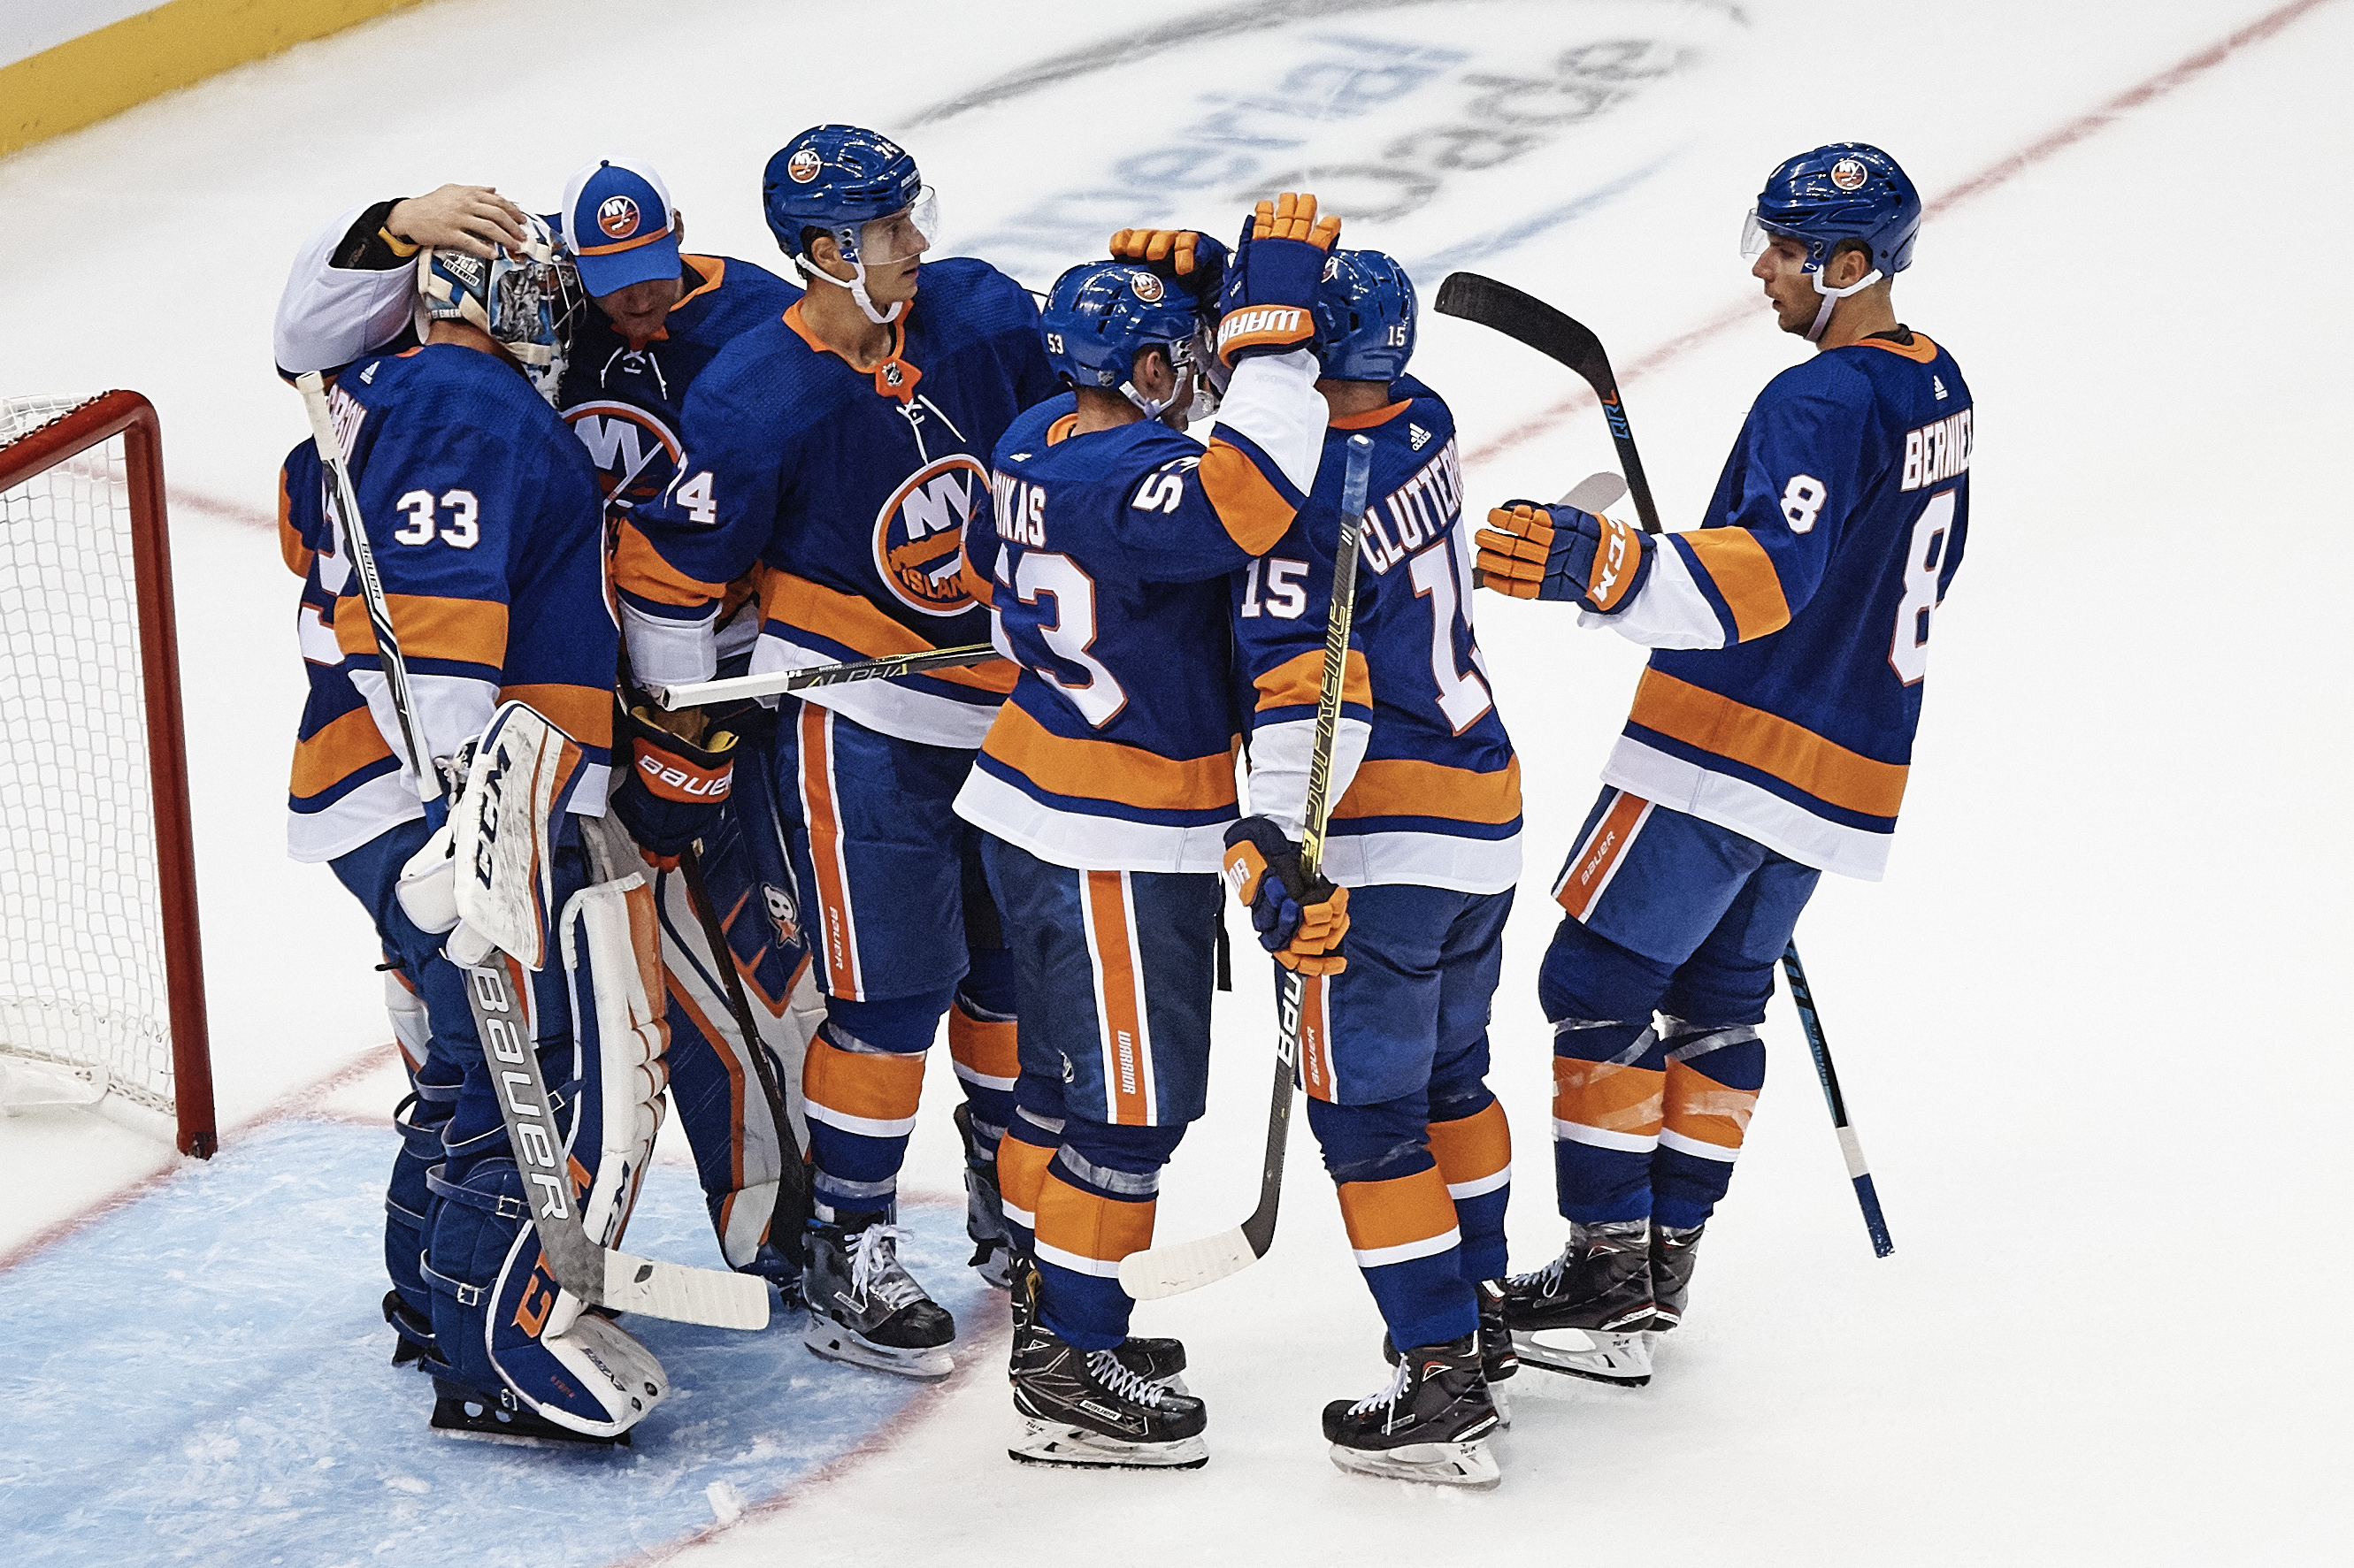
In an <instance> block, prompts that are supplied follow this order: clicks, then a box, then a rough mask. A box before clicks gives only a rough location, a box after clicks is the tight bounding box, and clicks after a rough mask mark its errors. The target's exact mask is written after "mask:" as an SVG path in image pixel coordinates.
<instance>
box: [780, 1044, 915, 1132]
mask: <svg viewBox="0 0 2354 1568" xmlns="http://www.w3.org/2000/svg"><path fill="white" fill-rule="evenodd" d="M923 1092H924V1059H923V1057H921V1056H919V1055H917V1056H884V1055H876V1054H871V1053H869V1052H864V1051H844V1050H843V1049H841V1048H840V1047H839V1046H836V1045H833V1044H830V1043H829V1042H828V1041H827V1040H826V1039H825V1037H824V1036H823V1035H819V1036H816V1037H814V1038H812V1039H811V1041H810V1044H809V1054H808V1056H806V1057H805V1058H804V1059H803V1061H802V1065H801V1098H802V1100H803V1101H804V1102H805V1103H806V1104H807V1105H808V1107H809V1108H810V1111H811V1114H813V1115H817V1116H819V1117H820V1118H821V1119H833V1120H840V1119H842V1118H849V1119H851V1120H854V1121H860V1122H871V1123H876V1124H893V1123H899V1122H907V1121H912V1120H914V1119H915V1115H916V1105H917V1100H918V1099H920V1098H921V1097H922V1095H923ZM853 1130H858V1129H855V1128H854V1129H853Z"/></svg>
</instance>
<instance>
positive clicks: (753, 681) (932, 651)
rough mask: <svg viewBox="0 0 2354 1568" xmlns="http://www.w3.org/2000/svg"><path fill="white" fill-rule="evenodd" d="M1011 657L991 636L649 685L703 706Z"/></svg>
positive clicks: (669, 698)
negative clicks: (987, 639) (710, 678)
mask: <svg viewBox="0 0 2354 1568" xmlns="http://www.w3.org/2000/svg"><path fill="white" fill-rule="evenodd" d="M1003 657H1005V655H1003V654H1002V653H1000V652H998V651H997V650H996V649H995V648H993V647H991V646H990V645H989V644H988V643H986V642H969V643H966V644H964V645H963V646H961V647H957V648H927V649H924V650H923V651H922V652H916V653H890V654H885V656H884V657H882V658H880V659H845V660H843V662H841V663H839V664H811V665H807V666H805V667H803V668H801V669H799V670H770V671H768V672H766V673H761V674H758V675H729V676H726V677H725V678H723V679H720V680H716V681H685V682H682V683H679V684H677V685H675V686H648V687H646V688H645V690H646V694H647V695H648V696H651V697H652V698H653V700H654V701H655V703H656V704H658V705H661V706H662V707H664V708H669V709H677V708H692V707H700V706H701V705H704V704H705V703H726V702H737V701H740V700H742V699H744V698H746V697H773V696H776V695H778V694H780V693H783V692H804V691H807V690H809V689H810V688H811V686H835V685H840V684H841V683H843V682H844V681H887V680H889V679H891V678H892V677H893V676H895V675H920V674H923V673H925V672H927V671H930V670H954V669H960V668H962V667H963V666H965V665H968V664H986V663H988V662H990V661H991V660H992V659H1002V658H1003Z"/></svg>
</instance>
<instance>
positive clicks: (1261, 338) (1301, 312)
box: [1218, 191, 1341, 365]
mask: <svg viewBox="0 0 2354 1568" xmlns="http://www.w3.org/2000/svg"><path fill="white" fill-rule="evenodd" d="M1338 238H1341V220H1340V219H1339V218H1337V217H1325V218H1319V217H1317V216H1316V198H1315V197H1314V196H1309V195H1306V194H1305V193H1295V192H1292V191H1286V192H1284V193H1283V194H1282V195H1281V196H1278V197H1276V198H1275V199H1274V200H1273V201H1263V202H1261V203H1259V204H1258V210H1257V211H1256V212H1255V213H1253V214H1252V215H1251V217H1250V219H1249V221H1248V222H1246V223H1245V224H1244V225H1243V232H1242V238H1240V239H1239V240H1237V241H1236V242H1235V258H1234V260H1233V261H1232V262H1231V263H1230V264H1229V265H1228V266H1227V268H1226V284H1225V293H1224V294H1223V295H1222V296H1221V298H1220V300H1219V304H1220V307H1221V309H1222V311H1223V313H1222V314H1221V315H1220V316H1219V318H1218V357H1219V358H1220V359H1221V360H1223V361H1225V363H1226V364H1228V365H1233V364H1234V363H1235V362H1236V361H1237V360H1240V359H1243V358H1245V357H1246V356H1248V355H1254V354H1288V353H1289V352H1290V351H1291V350H1293V349H1295V348H1308V349H1313V348H1314V347H1316V295H1317V291H1318V290H1319V289H1320V288H1321V287H1322V285H1323V281H1324V263H1325V261H1326V260H1328V259H1329V258H1330V257H1331V251H1332V242H1333V241H1334V240H1336V239H1338Z"/></svg>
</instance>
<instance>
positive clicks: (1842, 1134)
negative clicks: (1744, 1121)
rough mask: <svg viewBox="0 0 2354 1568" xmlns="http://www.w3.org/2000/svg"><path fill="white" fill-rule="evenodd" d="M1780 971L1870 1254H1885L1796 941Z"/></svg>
mask: <svg viewBox="0 0 2354 1568" xmlns="http://www.w3.org/2000/svg"><path fill="white" fill-rule="evenodd" d="M1782 972H1783V973H1784V974H1786V975H1787V976H1788V977H1789V980H1790V1000H1791V1001H1793V1002H1795V1003H1797V1009H1798V1026H1799V1027H1800V1028H1801V1029H1803V1030H1805V1031H1806V1035H1807V1049H1808V1050H1809V1051H1811V1052H1813V1053H1814V1055H1815V1076H1817V1077H1818V1078H1820V1079H1821V1080H1822V1084H1823V1098H1824V1099H1826V1100H1828V1101H1829V1102H1830V1107H1831V1126H1832V1127H1834V1128H1837V1129H1838V1131H1839V1140H1840V1153H1842V1154H1844V1155H1846V1156H1847V1173H1848V1178H1849V1180H1850V1181H1853V1182H1854V1183H1855V1201H1856V1202H1857V1204H1858V1205H1859V1206H1861V1208H1862V1210H1863V1228H1864V1229H1865V1230H1867V1231H1869V1232H1871V1233H1872V1256H1874V1257H1886V1256H1887V1255H1889V1254H1890V1253H1892V1252H1894V1251H1895V1250H1896V1244H1895V1243H1894V1242H1893V1241H1891V1240H1889V1239H1888V1221H1887V1219H1886V1218H1885V1217H1883V1216H1882V1213H1881V1212H1880V1194H1879V1193H1878V1192H1875V1191H1874V1190H1873V1188H1872V1168H1871V1167H1870V1166H1868V1165H1866V1164H1865V1163H1864V1162H1863V1145H1862V1144H1861V1143H1859V1142H1857V1141H1856V1136H1855V1128H1852V1127H1850V1126H1849V1125H1848V1119H1847V1097H1846V1096H1845V1095H1842V1094H1840V1083H1839V1070H1838V1069H1837V1068H1835V1067H1833V1066H1832V1065H1831V1048H1830V1044H1829V1042H1828V1041H1826V1040H1825V1039H1824V1038H1823V1021H1822V1018H1821V1016H1820V1015H1819V1014H1818V1013H1817V1012H1815V993H1814V991H1813V990H1812V989H1811V988H1809V987H1808V984H1807V969H1806V966H1805V965H1804V964H1801V963H1800V962H1799V961H1798V944H1797V942H1795V941H1794V942H1792V943H1791V944H1790V945H1789V946H1788V947H1787V948H1783V949H1782Z"/></svg>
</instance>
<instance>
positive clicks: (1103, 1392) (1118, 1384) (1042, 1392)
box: [1006, 1323, 1210, 1470]
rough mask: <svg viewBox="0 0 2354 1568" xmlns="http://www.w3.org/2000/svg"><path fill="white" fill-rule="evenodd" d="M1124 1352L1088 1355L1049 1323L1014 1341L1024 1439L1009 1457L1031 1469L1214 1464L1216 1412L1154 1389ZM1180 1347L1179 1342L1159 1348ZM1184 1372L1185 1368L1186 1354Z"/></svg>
mask: <svg viewBox="0 0 2354 1568" xmlns="http://www.w3.org/2000/svg"><path fill="white" fill-rule="evenodd" d="M1159 1342H1160V1343H1161V1344H1167V1345H1174V1344H1175V1343H1176V1341H1175V1340H1162V1341H1159ZM1141 1343H1150V1341H1140V1340H1129V1341H1128V1343H1127V1344H1126V1345H1123V1346H1121V1347H1120V1349H1119V1350H1118V1351H1082V1350H1080V1349H1078V1348H1077V1347H1076V1346H1075V1345H1072V1344H1070V1343H1069V1342H1068V1341H1066V1340H1064V1339H1062V1338H1061V1337H1060V1336H1059V1335H1057V1334H1056V1333H1055V1331H1054V1330H1051V1329H1048V1328H1046V1327H1044V1325H1042V1324H1038V1323H1031V1324H1029V1325H1028V1326H1026V1327H1025V1328H1023V1329H1022V1330H1019V1331H1018V1332H1017V1333H1016V1335H1015V1337H1014V1342H1013V1371H1012V1378H1013V1408H1014V1409H1015V1410H1017V1411H1019V1412H1020V1413H1021V1414H1022V1416H1023V1423H1022V1435H1021V1436H1020V1437H1019V1438H1018V1439H1017V1440H1016V1441H1015V1442H1014V1443H1013V1446H1010V1447H1009V1448H1007V1450H1006V1452H1007V1453H1008V1454H1010V1455H1011V1456H1013V1457H1014V1458H1016V1459H1019V1460H1021V1461H1022V1462H1023V1463H1024V1464H1031V1465H1063V1466H1069V1467H1078V1468H1090V1469H1130V1470H1154V1469H1174V1470H1197V1469H1199V1468H1201V1467H1203V1466H1204V1465H1205V1464H1207V1463H1209V1459H1210V1449H1209V1446H1208V1445H1207V1444H1206V1443H1204V1441H1203V1440H1202V1429H1203V1427H1204V1426H1205V1425H1208V1424H1209V1411H1208V1410H1207V1408H1206V1407H1205V1406H1204V1404H1202V1402H1201V1401H1200V1400H1198V1399H1195V1398H1193V1396H1192V1395H1191V1394H1187V1393H1178V1392H1175V1391H1173V1390H1172V1389H1171V1388H1170V1387H1169V1386H1168V1385H1167V1384H1166V1383H1156V1382H1153V1381H1151V1380H1150V1379H1148V1378H1146V1377H1144V1376H1142V1375H1140V1373H1139V1372H1136V1371H1135V1370H1133V1369H1132V1368H1131V1366H1130V1365H1129V1364H1128V1360H1129V1358H1128V1355H1127V1352H1129V1347H1131V1346H1135V1345H1139V1344H1141ZM1178 1356H1179V1360H1178V1365H1179V1366H1180V1367H1181V1368H1182V1365H1183V1361H1182V1356H1183V1350H1182V1346H1181V1347H1179V1351H1178Z"/></svg>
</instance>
